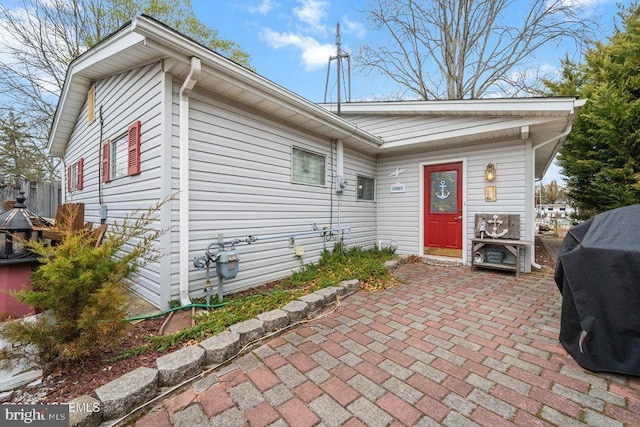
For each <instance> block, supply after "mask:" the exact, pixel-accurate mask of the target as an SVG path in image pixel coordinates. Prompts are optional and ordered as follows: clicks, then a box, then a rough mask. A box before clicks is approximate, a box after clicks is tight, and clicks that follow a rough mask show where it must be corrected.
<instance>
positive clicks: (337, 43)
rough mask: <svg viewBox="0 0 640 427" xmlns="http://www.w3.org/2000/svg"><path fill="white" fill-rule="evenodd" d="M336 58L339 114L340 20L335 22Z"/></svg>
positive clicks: (339, 112)
mask: <svg viewBox="0 0 640 427" xmlns="http://www.w3.org/2000/svg"><path fill="white" fill-rule="evenodd" d="M336 58H337V61H338V63H337V64H338V70H337V71H338V72H337V73H336V74H337V75H338V99H337V101H338V115H340V114H341V111H340V73H341V72H342V52H341V49H340V22H338V23H337V24H336Z"/></svg>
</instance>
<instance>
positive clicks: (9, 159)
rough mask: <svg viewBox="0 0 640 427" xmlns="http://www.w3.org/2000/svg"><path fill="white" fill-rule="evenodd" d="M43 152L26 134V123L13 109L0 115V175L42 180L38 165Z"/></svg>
mask: <svg viewBox="0 0 640 427" xmlns="http://www.w3.org/2000/svg"><path fill="white" fill-rule="evenodd" d="M43 155H44V154H43V153H42V152H41V151H40V150H39V149H38V147H37V146H36V145H35V144H34V143H33V141H32V140H31V138H30V136H29V135H28V134H27V125H26V123H23V122H22V121H20V120H18V118H17V117H16V116H15V114H14V113H13V111H9V113H8V114H7V115H6V117H0V176H1V177H4V178H8V179H9V180H12V181H16V180H22V179H29V180H32V181H38V180H42V179H43V178H44V171H43V170H42V168H40V167H39V165H40V160H41V157H42V156H43Z"/></svg>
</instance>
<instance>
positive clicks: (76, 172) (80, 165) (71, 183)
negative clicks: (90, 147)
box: [67, 158, 84, 192]
mask: <svg viewBox="0 0 640 427" xmlns="http://www.w3.org/2000/svg"><path fill="white" fill-rule="evenodd" d="M83 175H84V159H83V158H80V160H78V161H77V162H76V163H73V164H71V165H70V166H68V167H67V191H69V192H72V191H75V190H82V188H83V187H84V177H83Z"/></svg>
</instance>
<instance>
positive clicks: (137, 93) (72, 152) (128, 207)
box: [64, 63, 163, 305]
mask: <svg viewBox="0 0 640 427" xmlns="http://www.w3.org/2000/svg"><path fill="white" fill-rule="evenodd" d="M161 82H162V72H161V67H160V64H159V63H155V64H150V65H146V66H144V67H140V68H136V69H133V70H131V71H128V72H125V73H122V74H118V75H115V76H112V77H109V78H106V79H104V80H100V81H98V82H95V88H96V97H95V119H94V120H93V121H92V122H90V123H89V122H87V105H86V104H85V106H84V107H83V109H82V112H81V114H80V116H79V117H78V118H77V121H76V124H75V128H74V131H73V133H72V135H71V138H70V140H69V143H68V144H67V148H66V151H65V157H64V162H65V166H66V165H70V164H72V163H75V162H77V161H78V160H79V159H80V158H81V157H82V158H83V159H84V188H83V189H82V190H79V191H73V192H72V193H71V194H66V197H65V201H66V202H74V203H84V204H85V221H86V222H93V223H94V224H100V211H99V208H100V203H99V196H98V191H99V168H100V165H101V161H100V143H101V140H106V139H113V138H114V137H116V136H118V135H120V134H122V133H123V132H126V131H127V128H128V126H129V125H130V124H131V123H133V122H135V121H136V120H140V121H141V136H140V142H141V147H140V164H141V173H140V174H139V175H136V176H125V177H122V178H118V179H114V180H113V181H111V182H108V183H100V185H101V187H102V197H103V203H104V204H105V205H107V207H108V214H107V216H108V218H107V223H108V224H113V222H114V221H116V222H119V223H121V222H122V220H123V218H125V216H127V215H130V214H131V213H132V212H134V211H135V210H136V209H146V208H149V207H150V206H153V205H155V204H156V203H157V202H158V200H160V199H161V198H162V193H161V181H160V175H161V172H162V167H161V166H162V153H161V148H160V147H161V140H162V133H163V132H162V109H161V104H162V96H163V95H162V91H163V88H162V84H161ZM100 108H102V118H103V127H102V138H101V136H100ZM64 172H65V175H66V167H65V171H64ZM100 179H101V178H100ZM64 185H65V188H66V181H65V183H64ZM155 226H157V227H160V222H159V221H157V222H156V223H155ZM134 281H135V290H136V292H138V293H139V294H140V295H141V296H143V297H144V298H146V299H148V300H149V301H150V302H152V303H153V304H156V305H159V304H160V298H159V294H160V287H161V274H160V267H159V264H158V263H155V264H149V265H146V266H144V267H142V268H141V269H140V270H139V274H138V275H137V277H136V278H135V280H134Z"/></svg>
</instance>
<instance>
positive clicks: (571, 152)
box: [547, 3, 640, 217]
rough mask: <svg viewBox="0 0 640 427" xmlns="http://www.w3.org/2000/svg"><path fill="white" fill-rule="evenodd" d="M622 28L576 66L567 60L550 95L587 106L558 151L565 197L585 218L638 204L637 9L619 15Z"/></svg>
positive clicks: (639, 81) (639, 78)
mask: <svg viewBox="0 0 640 427" xmlns="http://www.w3.org/2000/svg"><path fill="white" fill-rule="evenodd" d="M619 16H620V21H621V27H618V28H616V31H615V33H614V35H613V36H612V37H610V38H609V40H608V43H596V44H595V45H594V47H593V48H592V49H590V50H589V51H588V52H587V53H586V55H585V62H584V64H582V65H576V64H573V63H571V62H570V61H566V62H565V63H564V64H563V65H564V70H563V80H562V81H561V82H560V83H556V84H548V85H547V87H549V88H550V89H551V92H552V94H554V95H578V96H580V97H581V98H587V99H588V102H587V103H586V104H585V106H584V107H583V109H582V111H581V112H580V114H579V116H578V117H577V119H576V121H575V123H574V126H573V130H572V132H571V133H570V134H569V136H568V138H567V140H566V142H565V143H564V145H563V146H562V147H561V148H560V155H559V158H558V163H559V165H560V166H561V167H562V169H563V172H564V174H565V175H566V176H567V177H568V180H567V187H568V192H569V196H570V197H571V198H572V199H573V200H574V201H575V204H576V206H577V207H578V208H579V209H580V211H581V212H582V214H583V215H584V216H586V217H590V216H593V215H595V214H597V213H599V212H603V211H606V210H609V209H614V208H617V207H621V206H626V205H631V204H635V203H640V5H639V4H638V3H634V4H632V5H631V6H629V7H628V8H625V9H622V10H621V11H620V13H619Z"/></svg>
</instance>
